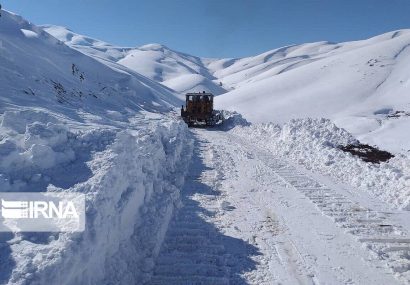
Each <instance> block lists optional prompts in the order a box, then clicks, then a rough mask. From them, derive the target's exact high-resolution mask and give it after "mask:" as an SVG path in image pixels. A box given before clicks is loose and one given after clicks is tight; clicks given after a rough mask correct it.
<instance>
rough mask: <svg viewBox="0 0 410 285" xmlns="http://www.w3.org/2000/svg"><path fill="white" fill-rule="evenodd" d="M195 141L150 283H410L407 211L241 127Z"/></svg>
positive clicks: (198, 134) (197, 133)
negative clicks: (291, 158)
mask: <svg viewBox="0 0 410 285" xmlns="http://www.w3.org/2000/svg"><path fill="white" fill-rule="evenodd" d="M193 132H194V134H195V136H196V148H195V155H194V158H193V162H192V165H191V170H190V174H189V176H188V177H187V182H186V184H185V187H184V190H183V193H182V197H183V198H182V202H183V206H182V207H181V209H180V210H179V211H178V212H177V214H176V216H175V217H174V220H173V222H172V223H171V225H170V227H169V229H168V232H167V234H166V237H165V241H164V243H163V246H162V248H161V251H160V254H159V257H158V259H157V262H156V267H155V269H154V276H153V278H152V280H151V284H408V283H409V280H410V276H409V272H410V271H409V270H410V257H409V249H410V235H409V234H408V231H407V229H408V228H409V225H408V221H409V215H408V214H407V212H403V211H401V212H393V211H390V210H389V209H386V208H385V205H384V203H381V202H379V201H376V200H374V198H372V197H367V196H365V195H366V194H363V193H357V192H354V191H352V189H346V188H344V187H343V186H341V185H336V184H334V183H333V182H332V181H330V180H328V179H327V178H326V177H321V176H319V175H314V174H311V173H308V172H307V171H306V170H304V169H300V168H299V167H297V166H293V165H291V164H290V163H288V162H285V161H283V160H279V159H276V158H275V157H274V156H273V155H272V154H271V153H270V152H268V151H266V150H264V149H261V148H258V147H256V146H254V145H251V144H248V143H247V142H246V141H245V140H243V139H242V138H241V137H239V136H235V135H233V134H231V133H229V132H220V131H215V130H201V129H198V130H194V131H193Z"/></svg>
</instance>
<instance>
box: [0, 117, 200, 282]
mask: <svg viewBox="0 0 410 285" xmlns="http://www.w3.org/2000/svg"><path fill="white" fill-rule="evenodd" d="M16 115H17V114H15V113H12V112H11V113H6V114H4V116H3V121H2V126H1V128H2V129H1V133H2V136H3V138H2V139H1V141H0V158H1V159H0V162H1V164H0V173H1V175H0V183H1V184H0V185H1V189H2V191H58V192H61V191H68V192H81V193H85V194H86V197H87V198H86V199H87V202H86V207H87V209H86V211H87V220H86V231H85V232H84V233H60V234H53V233H46V234H38V233H32V234H22V233H17V234H10V236H8V237H6V238H4V237H3V239H6V240H2V242H6V243H2V244H1V245H2V247H1V248H0V258H1V262H2V267H1V268H0V276H1V277H2V278H0V279H1V283H6V284H7V283H8V284H99V283H104V284H132V283H133V284H136V283H138V284H140V283H141V282H143V281H144V280H146V279H148V278H149V272H152V266H153V264H154V258H155V256H156V255H157V253H158V251H159V247H160V245H161V243H162V239H163V236H164V234H165V231H166V229H167V227H168V222H169V220H170V217H171V215H172V212H173V209H174V207H175V206H178V204H179V190H180V187H181V186H182V184H183V182H184V177H185V172H186V169H187V165H188V164H189V159H190V157H191V154H192V148H193V146H192V141H191V138H190V135H189V132H188V128H187V127H186V125H185V124H184V123H181V122H179V121H177V120H176V119H173V118H169V117H164V116H159V115H158V116H159V118H157V119H156V120H153V119H148V120H138V126H136V127H135V128H131V129H129V130H120V129H106V128H103V127H99V128H98V127H96V126H94V127H93V128H92V129H88V130H86V129H84V128H83V129H80V130H78V131H73V130H70V129H69V128H68V127H67V126H65V125H64V124H61V123H51V122H48V123H44V122H41V121H34V122H31V123H29V124H27V125H26V128H25V130H24V132H23V128H22V126H21V125H19V124H18V122H17V121H16V122H15V124H11V123H10V122H11V121H10V120H9V119H8V118H10V116H11V117H13V116H16ZM54 120H56V119H54Z"/></svg>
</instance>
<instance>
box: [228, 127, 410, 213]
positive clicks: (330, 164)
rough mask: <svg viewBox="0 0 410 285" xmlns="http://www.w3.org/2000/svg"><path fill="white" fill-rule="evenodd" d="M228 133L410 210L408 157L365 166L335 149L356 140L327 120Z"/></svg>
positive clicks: (409, 159) (357, 159) (241, 128)
mask: <svg viewBox="0 0 410 285" xmlns="http://www.w3.org/2000/svg"><path fill="white" fill-rule="evenodd" d="M232 132H233V133H235V134H237V135H239V136H241V137H243V138H245V139H246V140H249V141H251V142H252V143H253V144H257V145H260V146H263V147H266V148H268V149H269V150H270V151H271V152H273V153H274V154H275V155H278V156H282V157H283V158H284V159H290V160H292V161H294V162H296V163H298V164H301V165H303V166H304V167H306V168H308V169H310V170H312V171H315V172H319V173H322V174H326V175H329V176H331V177H333V178H335V179H337V180H338V181H340V182H343V183H347V184H350V185H352V186H353V187H355V188H357V189H360V190H365V191H369V192H371V193H373V194H374V195H376V196H378V197H379V198H380V199H381V200H385V201H387V202H388V203H390V204H391V205H392V206H393V207H395V208H402V209H407V210H410V157H408V156H405V155H397V156H396V157H395V158H393V159H391V160H390V161H389V162H387V163H381V164H380V165H377V164H370V163H366V162H364V161H362V160H361V159H359V158H357V157H354V156H352V155H351V154H349V153H345V152H343V151H341V150H339V149H338V148H337V146H338V145H346V144H350V143H355V142H356V139H355V138H354V137H353V136H352V135H351V134H350V133H348V132H347V131H345V130H344V129H341V128H338V127H337V126H335V125H334V124H333V123H332V122H331V121H330V120H327V119H296V120H291V121H290V122H288V123H286V124H285V125H284V126H283V127H281V126H279V125H276V124H273V123H269V124H254V125H251V126H249V127H237V128H234V129H233V130H232Z"/></svg>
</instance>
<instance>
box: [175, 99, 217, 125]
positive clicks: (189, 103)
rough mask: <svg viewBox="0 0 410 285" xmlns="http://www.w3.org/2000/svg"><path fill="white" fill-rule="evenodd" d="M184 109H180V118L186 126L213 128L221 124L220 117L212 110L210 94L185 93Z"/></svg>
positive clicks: (212, 101)
mask: <svg viewBox="0 0 410 285" xmlns="http://www.w3.org/2000/svg"><path fill="white" fill-rule="evenodd" d="M185 98H186V102H185V108H184V106H182V108H181V117H182V118H183V119H184V121H185V123H187V124H188V126H190V127H192V126H215V125H217V124H220V123H222V119H223V118H222V115H221V113H220V112H218V111H216V110H214V95H213V94H212V93H206V92H205V91H204V92H202V93H187V94H186V95H185Z"/></svg>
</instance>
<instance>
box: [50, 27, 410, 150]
mask: <svg viewBox="0 0 410 285" xmlns="http://www.w3.org/2000/svg"><path fill="white" fill-rule="evenodd" d="M46 30H47V31H48V32H50V33H51V34H53V35H54V36H56V37H58V38H59V39H60V40H63V41H65V42H66V43H67V44H69V45H70V46H73V47H74V48H76V49H78V50H81V51H83V52H85V53H87V54H90V55H96V52H95V50H98V52H99V53H101V54H98V56H99V57H105V58H110V59H112V58H113V57H115V61H116V62H118V63H119V64H122V65H124V66H127V67H129V68H130V69H132V70H135V71H137V72H139V73H141V74H143V75H145V76H147V77H149V78H151V79H152V80H155V81H157V82H160V83H162V84H164V85H166V86H167V87H169V88H171V89H173V90H175V91H176V92H179V93H185V92H189V91H195V92H198V91H202V90H206V91H210V92H213V93H214V94H216V95H220V94H223V96H219V97H218V98H217V100H216V103H217V105H218V108H221V109H229V110H236V111H238V112H240V113H242V114H243V115H245V117H246V118H247V119H248V120H250V121H251V122H270V121H273V122H277V123H282V124H283V123H285V122H287V121H289V119H292V118H301V117H326V118H330V119H332V120H333V121H335V123H336V124H337V125H338V126H341V127H343V128H346V129H347V130H349V131H350V132H352V133H353V134H354V135H356V136H357V137H358V138H359V139H360V140H362V141H364V142H366V143H369V144H372V145H373V144H375V145H378V146H380V147H382V148H386V149H388V150H391V151H395V152H400V151H403V150H408V149H410V144H409V141H410V140H409V139H408V136H407V135H406V134H405V133H406V132H404V130H405V128H406V126H407V124H408V123H409V118H408V115H407V114H408V113H409V111H410V98H409V97H408V95H407V94H408V93H409V92H408V90H409V88H410V87H409V84H410V83H409V82H410V75H409V72H408V70H407V65H408V61H409V60H410V56H409V50H410V49H407V47H408V46H409V45H410V31H409V30H402V31H395V32H390V33H386V34H384V35H380V36H377V37H374V38H371V39H368V40H363V41H355V42H346V43H329V42H317V43H308V44H302V45H291V46H287V47H282V48H279V49H275V50H271V51H268V52H265V53H262V54H260V55H256V56H252V57H247V58H239V59H206V58H198V57H194V56H190V55H186V54H183V53H179V52H176V51H173V50H170V49H169V48H167V47H165V46H162V45H158V44H151V45H146V46H142V47H140V48H128V49H121V48H116V47H112V46H110V45H108V44H106V43H103V42H101V41H97V40H93V39H89V38H86V37H83V36H79V35H74V36H72V35H73V34H72V33H69V32H67V30H66V29H64V28H61V27H51V26H50V27H48V28H46ZM67 34H68V35H69V36H67ZM101 47H103V48H101ZM119 50H121V52H119ZM113 54H116V55H115V56H113ZM220 85H221V86H220Z"/></svg>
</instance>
